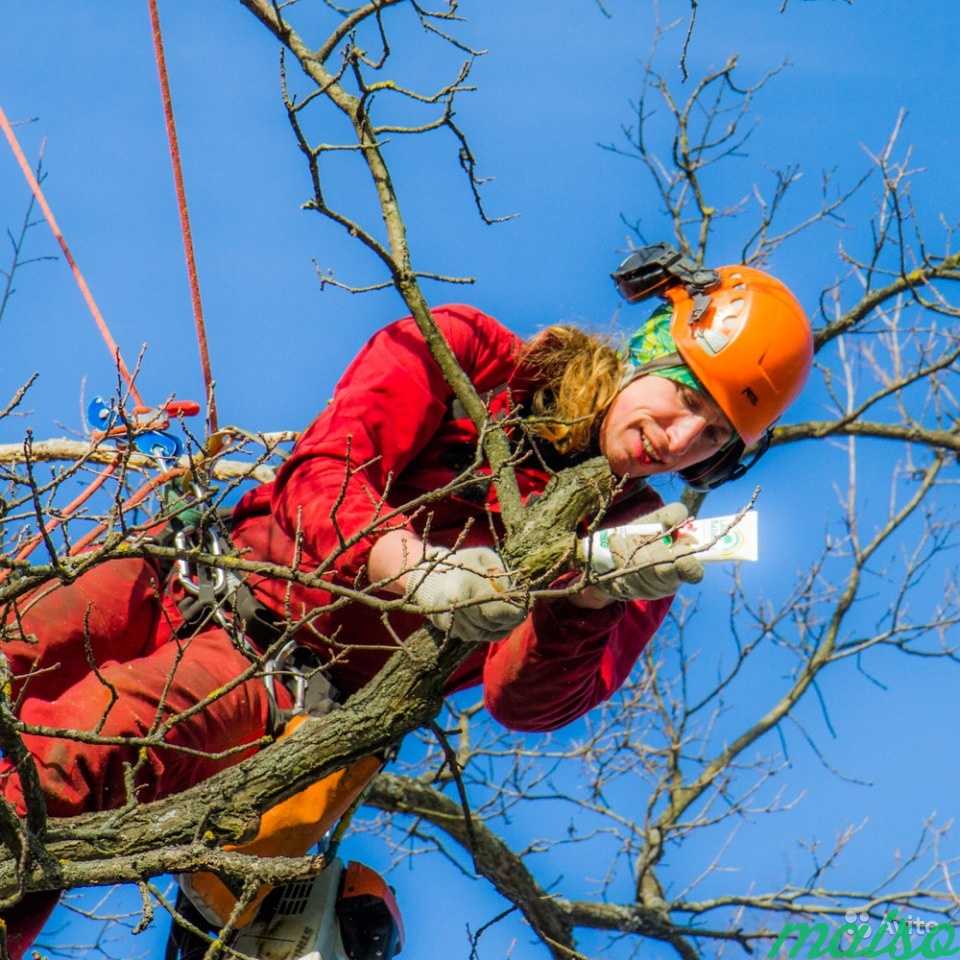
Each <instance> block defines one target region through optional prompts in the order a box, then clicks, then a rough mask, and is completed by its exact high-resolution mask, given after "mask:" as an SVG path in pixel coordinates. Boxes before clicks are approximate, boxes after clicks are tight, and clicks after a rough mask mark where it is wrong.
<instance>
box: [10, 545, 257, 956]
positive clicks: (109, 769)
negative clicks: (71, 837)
mask: <svg viewBox="0 0 960 960" xmlns="http://www.w3.org/2000/svg"><path fill="white" fill-rule="evenodd" d="M165 611H166V607H165V605H164V603H163V602H162V598H161V595H160V585H159V583H158V578H157V575H156V572H155V571H154V569H153V567H152V565H151V564H149V563H147V562H146V561H143V560H137V559H131V560H114V561H111V562H109V563H105V564H102V565H101V566H99V567H96V568H94V569H93V570H91V571H90V572H89V573H87V574H85V575H84V576H82V577H80V578H79V579H78V580H77V581H75V582H74V583H72V584H69V585H66V586H63V585H59V584H55V585H52V586H47V587H43V588H41V589H39V590H38V591H37V592H36V593H34V594H32V595H30V596H29V597H26V598H21V599H20V600H19V601H18V602H17V605H16V610H10V611H7V612H6V613H7V616H6V621H5V622H6V628H5V633H4V635H3V639H2V641H0V649H2V651H3V652H4V653H5V654H6V656H7V659H8V662H9V665H10V669H11V671H12V673H13V674H14V676H15V683H14V698H15V699H17V701H18V711H17V712H18V714H19V716H20V718H21V719H22V720H23V722H24V723H26V724H30V725H32V726H37V727H44V728H47V730H46V731H45V732H43V733H29V734H26V735H24V737H23V740H24V743H25V744H26V746H27V748H28V749H29V750H30V752H31V753H32V754H33V757H34V760H35V762H36V765H37V771H38V774H39V777H40V783H41V787H42V790H43V793H44V795H45V797H46V803H47V811H48V813H49V815H50V816H51V817H69V816H73V815H75V814H79V813H84V812H88V811H95V810H106V809H109V808H111V807H117V806H120V805H122V804H123V803H125V802H126V801H127V800H128V799H129V798H128V797H127V796H126V793H125V788H124V767H125V765H127V764H129V765H131V766H135V765H136V764H137V762H138V750H139V748H138V747H136V746H122V745H102V744H87V743H78V742H76V741H74V740H70V739H68V738H65V737H63V736H57V735H55V731H58V730H64V729H67V730H79V731H86V732H89V733H97V734H99V735H101V736H104V737H145V736H148V735H151V733H153V732H154V731H156V730H157V729H158V728H159V727H160V726H161V725H163V724H164V723H165V722H166V721H169V720H170V719H171V718H173V717H175V716H176V715H177V714H179V713H180V712H182V711H184V710H186V709H187V708H189V707H191V706H193V705H194V704H196V703H197V702H198V701H199V700H201V699H203V698H204V697H206V696H207V695H208V694H210V693H212V692H213V691H215V690H217V689H219V688H220V687H222V686H223V685H224V684H226V683H227V682H228V681H230V680H231V679H233V678H234V677H236V676H237V675H238V674H240V673H242V672H243V671H244V670H245V669H246V668H247V667H248V666H249V661H248V660H247V658H246V657H244V656H243V655H242V654H241V653H240V652H239V651H238V650H237V649H236V648H235V647H234V645H233V644H232V643H231V640H230V638H229V637H228V636H227V634H226V633H225V632H224V631H223V630H221V629H219V628H213V629H207V630H204V631H202V632H201V633H199V634H197V635H196V636H194V637H191V638H189V639H186V640H180V639H177V638H176V637H174V636H173V631H172V629H171V626H172V625H171V624H170V623H169V622H168V621H169V618H168V617H167V616H166V613H165ZM269 714H270V704H269V699H268V697H267V693H266V689H265V688H264V685H263V681H262V680H259V679H255V680H249V681H247V682H245V683H244V684H242V685H240V686H238V687H236V688H235V689H234V690H232V691H231V692H230V693H229V694H227V695H226V696H224V697H222V698H220V699H218V700H216V701H215V702H214V703H212V704H210V705H209V706H208V707H206V708H205V709H204V710H202V711H199V712H198V713H196V714H195V715H193V716H190V717H189V718H187V719H184V720H181V721H178V722H176V723H174V724H173V726H171V728H170V729H169V730H168V731H167V732H166V733H165V734H164V735H163V744H162V745H158V746H151V747H150V748H149V749H147V751H146V759H145V761H142V762H140V764H139V766H137V767H136V777H135V784H136V788H135V789H136V794H137V799H138V800H139V801H141V802H147V801H150V800H157V799H159V798H161V797H164V796H167V795H168V794H171V793H176V792H178V791H181V790H185V789H186V788H188V787H191V786H193V785H194V784H196V783H199V782H200V781H202V780H205V779H206V778H207V777H209V776H211V775H212V774H214V773H216V772H217V771H219V770H222V769H224V768H225V767H228V766H230V765H231V764H234V763H237V762H239V761H240V760H242V759H244V758H245V757H247V756H249V755H250V754H251V753H253V752H254V750H255V748H253V747H252V748H251V749H249V750H246V751H238V752H236V753H231V754H230V755H228V756H227V757H224V758H220V759H212V758H211V757H208V756H202V755H201V756H198V755H197V754H196V753H186V752H183V751H182V749H177V748H188V749H190V750H195V751H201V752H203V753H209V754H216V753H219V752H221V751H224V750H228V749H230V748H231V747H236V746H238V745H241V744H244V743H252V742H254V741H257V740H259V739H260V738H261V737H263V735H264V734H265V732H266V731H267V728H268V724H269ZM0 795H2V796H3V798H4V799H6V800H7V801H8V802H10V803H12V804H14V805H15V807H16V809H17V812H18V813H20V814H21V815H23V814H24V813H25V812H26V808H25V801H24V796H23V791H22V790H21V786H20V780H19V778H18V776H17V775H16V771H15V769H14V768H13V766H12V764H11V763H10V762H9V760H7V759H6V758H3V759H0ZM55 904H56V895H52V894H35V895H32V896H28V897H27V898H25V899H24V901H22V902H21V903H20V904H19V905H18V906H17V907H16V908H14V909H13V910H12V911H10V912H9V913H7V914H5V915H4V919H5V920H6V921H7V929H8V938H9V949H10V955H11V957H12V958H13V960H18V958H20V957H22V956H23V954H24V951H26V950H27V949H28V947H29V946H30V944H31V943H32V942H33V940H34V939H35V938H36V936H37V935H38V933H39V932H40V929H41V928H42V926H43V924H44V922H45V920H46V918H47V916H48V915H49V913H50V912H51V911H52V909H53V907H54V905H55Z"/></svg>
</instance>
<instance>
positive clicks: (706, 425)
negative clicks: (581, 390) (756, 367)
mask: <svg viewBox="0 0 960 960" xmlns="http://www.w3.org/2000/svg"><path fill="white" fill-rule="evenodd" d="M733 436H734V432H733V428H732V427H731V426H730V423H729V422H728V421H727V418H726V417H725V416H724V415H723V413H722V412H721V410H720V408H719V407H718V406H717V405H716V403H714V401H713V400H712V399H710V397H709V396H707V395H706V394H705V393H700V392H699V391H697V390H693V389H691V388H689V387H686V386H684V385H683V384H680V383H676V382H675V381H673V380H668V379H667V378H665V377H658V376H657V375H656V374H651V375H649V376H646V377H640V378H638V379H637V380H634V381H633V382H632V383H630V384H628V385H627V386H626V387H624V388H623V390H621V391H620V392H619V393H618V394H617V396H616V397H615V398H614V401H613V403H611V404H610V407H609V409H608V410H607V413H606V415H605V416H604V418H603V423H602V424H601V426H600V450H601V452H602V453H603V455H604V456H605V457H606V458H607V461H608V462H609V464H610V469H611V470H612V471H613V473H614V474H616V475H617V476H618V477H623V476H629V477H649V476H653V475H654V474H657V473H670V472H674V471H677V470H682V469H683V468H684V467H690V466H693V464H695V463H700V462H701V461H702V460H706V459H707V458H708V457H710V456H712V455H713V454H714V453H716V452H717V451H718V450H720V448H721V447H723V446H724V445H725V444H726V443H727V442H728V441H729V440H730V439H732V438H733Z"/></svg>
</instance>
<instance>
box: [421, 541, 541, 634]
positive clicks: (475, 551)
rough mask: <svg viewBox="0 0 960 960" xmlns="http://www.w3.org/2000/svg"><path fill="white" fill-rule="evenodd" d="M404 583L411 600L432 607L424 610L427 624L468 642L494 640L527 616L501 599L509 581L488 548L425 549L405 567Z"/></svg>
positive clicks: (518, 605)
mask: <svg viewBox="0 0 960 960" xmlns="http://www.w3.org/2000/svg"><path fill="white" fill-rule="evenodd" d="M406 587H407V590H408V592H409V594H410V596H411V599H412V600H413V601H414V602H415V603H417V604H419V605H420V606H421V607H426V608H428V609H431V610H433V611H436V612H434V613H428V614H426V617H427V619H428V620H429V621H430V622H431V623H433V624H434V625H435V626H437V627H439V628H440V629H441V630H443V631H444V632H446V631H449V632H450V633H451V634H452V635H453V636H455V637H459V638H460V639H461V640H469V641H471V642H473V643H489V642H490V641H492V640H499V639H500V638H501V637H503V636H504V635H506V634H507V633H509V632H510V631H511V630H512V629H513V628H514V627H515V626H517V625H518V624H520V623H521V622H522V621H523V620H524V618H525V617H526V615H527V613H526V610H524V608H523V607H522V606H521V605H520V604H518V603H516V602H511V601H508V600H506V599H505V598H504V594H506V593H507V592H508V591H509V590H510V589H511V587H512V584H511V583H510V580H509V578H508V577H507V574H506V571H505V570H504V568H503V561H502V560H501V559H500V557H499V556H498V555H497V553H496V551H494V550H491V549H490V548H489V547H467V548H465V549H463V550H455V551H450V550H432V551H427V555H426V558H425V560H424V561H423V562H422V563H421V564H420V565H419V567H417V568H416V569H414V570H412V571H410V574H409V575H408V577H407V581H406ZM478 601H481V602H478ZM462 604H467V606H462Z"/></svg>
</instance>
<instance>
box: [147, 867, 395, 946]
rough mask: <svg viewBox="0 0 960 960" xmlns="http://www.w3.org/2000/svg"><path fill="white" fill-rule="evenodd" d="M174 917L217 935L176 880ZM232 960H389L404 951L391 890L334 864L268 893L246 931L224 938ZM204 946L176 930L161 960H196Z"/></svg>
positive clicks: (364, 873) (365, 871)
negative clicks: (247, 959) (240, 959)
mask: <svg viewBox="0 0 960 960" xmlns="http://www.w3.org/2000/svg"><path fill="white" fill-rule="evenodd" d="M177 913H178V914H179V915H180V917H181V918H182V919H183V920H185V921H187V922H189V923H190V924H191V926H193V927H195V928H198V929H200V930H204V931H205V932H206V933H208V934H209V935H216V933H217V925H216V924H214V923H211V922H210V920H211V919H212V918H211V917H210V915H209V911H206V910H204V909H203V903H202V901H201V902H200V903H196V902H194V900H193V899H191V897H190V888H189V885H184V884H183V881H182V879H181V892H180V896H179V897H178V900H177ZM226 942H227V946H229V947H230V949H231V950H233V951H234V954H232V955H239V956H243V957H250V958H254V960H391V958H392V957H394V956H396V955H397V954H398V953H399V952H400V950H401V948H402V947H403V921H402V920H401V918H400V911H399V909H398V907H397V901H396V898H395V897H394V895H393V891H392V889H391V888H390V887H389V886H388V885H387V883H386V881H385V880H384V879H383V877H381V876H380V874H378V873H377V872H376V871H375V870H371V869H370V868H369V867H367V866H364V865H363V864H362V863H356V862H354V861H350V862H348V863H346V864H344V863H343V861H341V860H339V859H337V858H334V859H332V860H330V862H329V863H328V864H327V865H326V866H325V867H324V869H323V870H322V871H321V872H320V873H318V874H317V875H316V876H315V877H313V878H312V879H309V880H298V881H294V882H291V883H287V884H284V885H282V886H278V887H274V888H273V889H272V890H271V891H270V893H269V895H268V896H267V897H266V899H265V900H264V901H263V902H262V903H261V904H260V908H259V910H258V911H257V913H256V915H255V916H254V918H253V920H251V921H250V922H249V923H248V924H246V925H245V926H243V927H241V928H239V929H238V930H236V931H234V932H233V934H232V935H231V936H230V937H229V938H228V939H227V941H226ZM209 946H210V942H209V940H208V939H206V938H204V937H200V936H197V935H196V934H195V933H192V932H190V931H188V930H186V929H185V928H184V927H182V926H180V925H175V926H174V928H173V929H172V930H171V933H170V940H169V941H168V944H167V953H166V960H202V958H203V957H204V956H205V954H206V953H207V950H208V949H209Z"/></svg>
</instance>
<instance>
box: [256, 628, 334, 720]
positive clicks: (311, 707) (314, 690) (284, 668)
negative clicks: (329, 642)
mask: <svg viewBox="0 0 960 960" xmlns="http://www.w3.org/2000/svg"><path fill="white" fill-rule="evenodd" d="M278 679H279V681H280V683H282V684H283V685H284V686H285V687H286V688H287V690H288V691H289V692H290V695H291V696H292V697H293V706H292V707H290V708H289V710H282V709H281V708H280V705H279V703H278V702H277V688H276V683H277V680H278ZM263 684H264V686H265V687H266V688H267V694H268V695H269V697H270V700H271V701H272V702H273V704H274V706H275V707H276V709H277V711H278V713H279V714H281V715H282V714H286V715H287V716H296V715H297V714H301V713H305V714H308V715H309V716H311V717H322V716H325V715H326V714H328V713H329V712H330V711H331V710H333V709H334V707H335V706H336V704H337V700H338V698H339V696H340V695H339V693H338V691H337V688H336V687H335V686H334V685H333V684H332V683H331V682H330V681H329V680H328V679H327V678H326V676H325V675H324V673H323V671H322V670H321V669H320V661H319V659H318V658H317V656H316V654H314V653H313V652H312V651H311V650H310V649H309V648H308V647H304V646H302V645H301V644H299V643H297V641H296V640H288V641H287V642H286V643H285V644H284V645H283V646H282V647H281V648H280V650H279V651H278V652H277V654H276V655H275V656H273V657H271V658H270V659H269V660H268V661H267V662H266V664H265V665H264V672H263Z"/></svg>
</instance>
